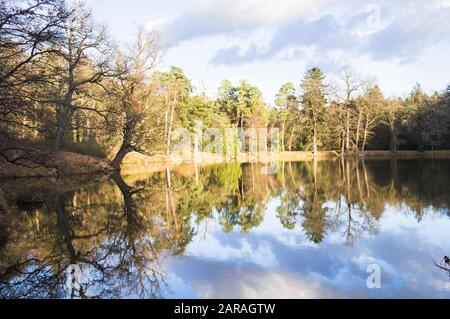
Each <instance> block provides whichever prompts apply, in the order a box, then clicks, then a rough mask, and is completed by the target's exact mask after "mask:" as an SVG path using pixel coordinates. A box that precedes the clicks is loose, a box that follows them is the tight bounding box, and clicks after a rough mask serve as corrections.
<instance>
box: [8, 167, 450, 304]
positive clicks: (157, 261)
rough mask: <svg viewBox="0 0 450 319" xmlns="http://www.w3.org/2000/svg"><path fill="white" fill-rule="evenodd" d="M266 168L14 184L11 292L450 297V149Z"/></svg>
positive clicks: (10, 224)
mask: <svg viewBox="0 0 450 319" xmlns="http://www.w3.org/2000/svg"><path fill="white" fill-rule="evenodd" d="M264 168H265V166H264V165H261V164H245V165H239V164H226V165H217V166H208V167H203V168H198V169H195V168H194V167H193V166H180V167H173V168H172V169H170V170H168V171H163V172H156V173H153V174H148V175H146V176H129V177H124V178H121V177H120V176H115V177H114V178H111V179H107V180H105V181H103V182H98V183H95V182H92V181H91V182H88V181H81V182H75V181H72V182H70V181H64V182H60V183H56V184H54V185H53V184H52V182H47V181H42V180H39V181H36V180H20V181H18V180H16V181H0V187H1V188H2V189H3V190H4V191H5V193H6V195H5V196H6V199H7V200H8V204H9V208H8V210H7V211H6V212H3V213H1V215H0V297H3V298H12V297H14V298H17V297H18V298H50V297H51V298H70V297H75V298H76V297H80V296H81V297H101V298H230V297H232V298H260V297H261V298H279V297H281V298H319V297H322V298H323V297H325V298H332V297H339V298H346V297H363V298H365V297H370V298H371V297H374V298H378V297H387V298H395V297H438V298H447V297H450V277H449V272H447V271H446V269H445V262H442V258H443V257H444V256H445V255H450V213H449V204H450V161H449V160H396V161H394V160H391V161H378V160H377V161H374V160H370V161H365V162H363V161H359V162H358V161H346V162H344V163H341V162H340V161H324V162H318V163H316V164H314V163H312V162H311V163H279V164H278V167H276V170H275V172H274V174H265V173H264V172H265V170H264ZM434 261H435V262H434ZM435 263H436V264H437V265H436V264H435ZM439 265H441V267H442V268H439V267H438V266H439ZM374 267H375V268H374ZM448 267H449V269H450V265H449V266H448ZM373 269H375V272H374V270H373ZM378 270H379V272H378ZM373 274H375V275H376V274H379V277H376V278H380V281H379V285H378V284H375V287H374V286H373V285H372V286H371V285H370V284H369V285H368V277H369V276H371V275H373ZM373 278H374V277H371V278H370V279H369V283H376V282H377V281H376V279H375V281H374V279H373ZM369 286H370V287H371V288H373V289H370V288H369Z"/></svg>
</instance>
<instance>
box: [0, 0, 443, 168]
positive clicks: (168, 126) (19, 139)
mask: <svg viewBox="0 0 450 319" xmlns="http://www.w3.org/2000/svg"><path fill="white" fill-rule="evenodd" d="M163 36H164V35H163V34H158V33H157V32H154V31H147V30H146V29H144V28H141V29H138V30H137V31H136V36H135V39H133V40H131V41H130V45H129V46H127V47H124V48H122V47H119V46H118V45H117V44H116V43H115V40H114V39H113V38H112V37H111V36H110V35H109V33H108V30H107V29H106V28H105V27H103V26H102V25H100V24H98V23H97V22H96V21H95V20H94V18H93V17H92V14H91V12H90V10H89V8H88V7H87V6H86V5H84V4H82V3H77V4H75V5H73V4H72V5H69V4H68V3H66V2H65V1H63V0H28V1H15V0H1V2H0V145H1V146H0V158H3V159H4V160H6V161H8V162H11V163H16V164H17V163H19V162H20V161H21V160H23V159H26V160H29V161H34V162H39V158H40V156H42V155H43V154H47V153H48V152H55V151H56V152H57V151H62V150H64V151H70V152H74V153H80V154H86V155H91V156H96V157H100V158H109V159H110V162H111V164H112V166H113V167H116V168H119V167H120V164H121V162H122V161H123V159H124V157H125V156H126V155H127V154H128V153H129V152H139V153H141V154H144V155H155V154H169V153H170V152H171V146H172V142H173V138H172V133H173V131H174V130H175V129H176V128H187V129H188V130H189V131H190V132H194V126H195V123H196V121H198V120H200V121H201V123H202V126H203V128H207V127H214V128H220V129H225V128H230V127H233V128H242V129H246V128H251V127H253V128H265V127H268V128H270V127H276V128H278V129H279V132H280V133H279V141H280V149H281V151H307V152H313V153H316V152H318V151H326V150H334V151H337V152H339V154H353V153H359V152H364V151H367V150H390V151H392V152H396V151H398V150H417V151H425V150H444V149H445V150H448V149H450V130H449V127H450V85H449V86H448V87H447V88H446V89H445V88H437V89H439V91H436V92H434V93H433V94H427V93H426V92H424V90H422V88H421V86H420V85H419V84H417V85H416V86H415V87H414V88H412V90H411V92H410V93H409V95H408V96H406V97H398V96H386V95H385V94H383V92H382V91H381V90H380V88H379V86H378V85H377V83H376V81H373V80H368V79H366V78H364V77H362V76H360V75H358V73H357V71H355V70H352V69H351V68H346V69H344V70H342V72H340V73H339V74H337V75H336V78H337V79H338V80H337V81H328V78H329V77H328V75H326V74H324V72H323V71H322V70H321V69H320V68H319V67H312V68H311V69H309V70H307V71H306V72H305V73H304V74H299V80H298V82H297V83H290V82H289V83H284V84H280V86H281V87H280V89H279V92H278V94H277V95H276V96H275V97H274V100H273V101H270V102H268V101H265V100H264V99H263V94H262V92H261V91H260V89H258V88H257V87H256V86H254V85H252V84H250V83H249V82H248V81H246V80H242V81H240V82H239V83H232V82H230V81H228V80H224V81H223V82H222V85H221V86H220V87H219V88H218V90H217V96H216V97H214V98H211V97H209V96H208V95H207V94H206V92H202V91H201V90H199V89H198V88H196V87H195V86H194V85H193V84H192V81H191V80H190V79H189V77H188V75H186V74H184V72H183V70H182V69H181V68H180V67H175V66H173V67H171V68H170V69H169V70H168V71H167V70H166V71H161V70H160V69H159V66H160V65H161V61H162V60H163V54H162V52H163V49H162V48H161V45H160V43H161V41H160V40H161V37H163ZM418 80H420V79H418Z"/></svg>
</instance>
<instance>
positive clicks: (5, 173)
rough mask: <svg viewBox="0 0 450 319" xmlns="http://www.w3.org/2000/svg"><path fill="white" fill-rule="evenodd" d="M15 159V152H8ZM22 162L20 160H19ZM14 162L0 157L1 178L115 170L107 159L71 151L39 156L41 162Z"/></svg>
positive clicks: (82, 173) (86, 173)
mask: <svg viewBox="0 0 450 319" xmlns="http://www.w3.org/2000/svg"><path fill="white" fill-rule="evenodd" d="M8 156H9V159H10V160H11V159H14V156H16V155H15V154H8ZM19 163H20V162H19ZM20 164H22V165H18V164H13V163H9V162H7V161H6V160H5V159H4V158H0V178H11V177H12V178H20V177H67V176H74V175H92V174H105V173H108V172H111V171H113V168H112V167H111V166H110V165H109V164H108V162H107V161H105V160H102V159H99V158H96V157H92V156H87V155H81V154H75V153H70V152H52V153H48V154H43V155H42V156H40V157H39V163H34V162H32V161H28V162H25V161H23V162H21V163H20Z"/></svg>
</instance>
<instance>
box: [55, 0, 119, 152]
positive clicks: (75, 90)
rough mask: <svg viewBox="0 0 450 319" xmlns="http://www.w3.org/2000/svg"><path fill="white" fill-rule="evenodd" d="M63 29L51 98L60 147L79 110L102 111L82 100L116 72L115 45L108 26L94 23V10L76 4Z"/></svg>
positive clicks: (57, 148) (65, 20)
mask: <svg viewBox="0 0 450 319" xmlns="http://www.w3.org/2000/svg"><path fill="white" fill-rule="evenodd" d="M63 31H64V35H63V37H62V41H61V43H59V45H58V49H57V50H56V52H55V57H56V60H55V61H53V65H52V67H53V70H52V71H53V72H54V73H55V82H53V92H55V93H54V94H55V97H54V98H50V99H49V100H48V101H47V102H50V103H52V104H54V105H55V110H56V138H55V144H54V147H55V149H56V150H59V149H60V148H61V146H62V144H63V142H64V139H65V136H66V132H67V130H68V129H69V127H70V124H71V120H72V116H73V114H74V113H75V112H77V111H93V112H98V110H96V109H95V108H94V107H90V106H86V105H83V104H81V103H79V100H80V99H81V98H82V97H85V96H89V88H90V87H92V85H101V81H102V80H104V78H105V77H109V76H112V75H113V72H112V68H111V65H110V58H111V53H112V45H111V44H110V41H109V39H108V35H107V32H106V29H105V27H103V26H98V25H96V24H94V23H93V21H92V18H91V12H90V11H89V10H87V9H86V8H85V7H84V6H83V5H82V4H81V3H77V4H75V7H74V8H73V9H72V10H71V12H70V14H69V16H68V17H67V18H66V19H64V24H63Z"/></svg>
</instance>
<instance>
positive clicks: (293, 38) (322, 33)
mask: <svg viewBox="0 0 450 319" xmlns="http://www.w3.org/2000/svg"><path fill="white" fill-rule="evenodd" d="M87 3H88V5H89V6H91V7H92V10H93V14H94V17H95V19H96V20H97V21H98V22H100V23H103V24H106V25H107V26H108V27H109V30H110V33H111V35H112V36H113V38H114V39H115V40H116V41H117V42H119V43H127V42H132V41H133V38H134V35H135V31H136V29H137V28H138V27H139V26H144V27H145V28H146V29H148V30H156V31H158V32H160V33H161V48H162V51H163V62H162V63H161V65H160V66H159V68H160V69H162V70H167V69H169V67H170V66H172V65H175V66H179V67H181V68H183V69H184V71H185V73H186V75H187V76H188V77H189V78H190V79H191V80H192V81H193V83H194V85H195V87H196V89H197V92H199V93H200V92H202V91H206V92H207V93H208V95H210V96H211V97H214V96H215V95H216V93H217V88H218V86H219V85H220V83H221V81H222V80H224V79H229V80H231V81H233V83H235V84H237V83H238V81H240V80H248V81H250V83H252V84H253V85H256V86H258V87H259V88H260V89H261V90H262V92H263V95H264V98H265V99H266V101H267V102H268V103H273V100H274V96H275V94H276V92H277V91H278V89H279V88H280V87H281V85H282V84H283V83H285V82H293V83H294V84H295V85H297V86H298V85H299V83H300V81H301V78H302V76H303V74H304V72H305V71H306V70H307V69H308V68H311V67H313V66H318V67H320V68H321V69H322V70H323V71H324V73H325V75H326V76H327V80H328V82H330V83H332V82H333V81H336V74H338V73H339V72H341V71H342V70H343V69H344V68H348V67H350V68H351V69H352V71H353V72H354V73H355V74H356V75H358V76H359V77H361V78H371V79H373V80H375V81H376V82H377V83H378V84H379V85H380V87H381V89H382V90H383V91H384V92H385V93H386V95H388V96H389V95H400V96H405V95H406V94H407V93H408V92H409V91H410V90H411V89H412V88H413V86H414V85H415V84H416V83H420V84H421V85H422V87H423V89H424V90H426V91H427V92H430V93H431V92H433V91H435V90H437V91H441V90H443V89H445V87H446V86H447V85H448V84H450V76H449V74H450V59H449V57H450V0H430V1H423V0H375V1H361V0H359V1H357V0H348V1H336V0H315V1H313V0H165V1H159V0H128V1H123V0H88V1H87Z"/></svg>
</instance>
